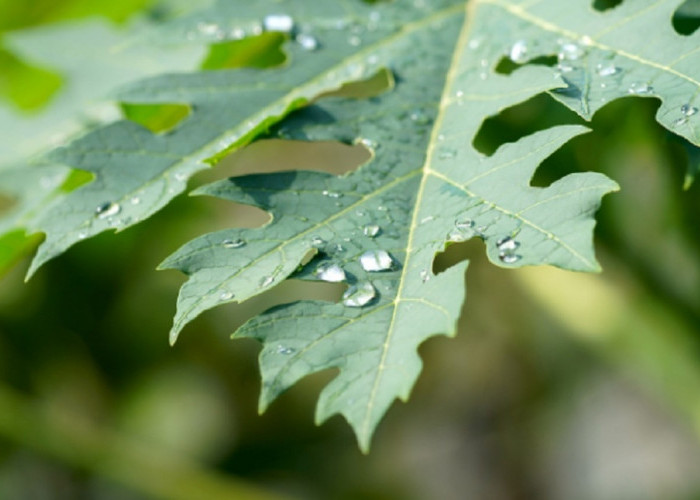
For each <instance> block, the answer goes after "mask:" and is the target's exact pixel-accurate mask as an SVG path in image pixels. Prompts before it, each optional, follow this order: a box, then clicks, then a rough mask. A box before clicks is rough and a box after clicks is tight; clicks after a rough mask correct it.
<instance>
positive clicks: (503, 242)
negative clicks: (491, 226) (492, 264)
mask: <svg viewBox="0 0 700 500" xmlns="http://www.w3.org/2000/svg"><path fill="white" fill-rule="evenodd" d="M496 246H497V247H498V249H499V250H500V251H501V252H512V251H513V250H515V249H517V248H518V247H519V246H520V243H518V242H517V241H515V240H514V239H513V238H511V237H510V236H505V237H503V238H501V239H500V240H498V241H497V242H496Z"/></svg>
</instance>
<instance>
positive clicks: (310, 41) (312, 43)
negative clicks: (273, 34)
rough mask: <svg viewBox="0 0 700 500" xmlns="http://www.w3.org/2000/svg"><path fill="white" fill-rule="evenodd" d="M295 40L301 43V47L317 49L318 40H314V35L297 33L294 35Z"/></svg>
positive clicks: (310, 49) (311, 49)
mask: <svg viewBox="0 0 700 500" xmlns="http://www.w3.org/2000/svg"><path fill="white" fill-rule="evenodd" d="M296 41H297V43H298V44H299V45H301V48H302V49H304V50H308V51H313V50H316V49H318V40H316V37H314V36H313V35H309V34H307V33H299V34H298V35H297V36H296Z"/></svg>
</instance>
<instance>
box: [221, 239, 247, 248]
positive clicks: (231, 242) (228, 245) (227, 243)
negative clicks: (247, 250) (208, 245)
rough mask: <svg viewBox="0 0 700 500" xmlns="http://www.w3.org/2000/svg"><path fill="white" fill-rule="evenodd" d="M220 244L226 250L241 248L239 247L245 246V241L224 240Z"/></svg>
mask: <svg viewBox="0 0 700 500" xmlns="http://www.w3.org/2000/svg"><path fill="white" fill-rule="evenodd" d="M221 244H222V245H223V246H224V247H226V248H241V247H244V246H245V244H246V242H245V240H242V239H240V238H237V239H235V240H232V239H226V240H224V241H222V242H221Z"/></svg>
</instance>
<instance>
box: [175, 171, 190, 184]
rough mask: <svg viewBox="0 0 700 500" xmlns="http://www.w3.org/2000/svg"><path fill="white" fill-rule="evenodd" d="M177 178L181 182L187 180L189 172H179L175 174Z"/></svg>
mask: <svg viewBox="0 0 700 500" xmlns="http://www.w3.org/2000/svg"><path fill="white" fill-rule="evenodd" d="M175 180H177V181H180V182H182V181H185V180H187V174H186V173H184V172H177V173H176V174H175Z"/></svg>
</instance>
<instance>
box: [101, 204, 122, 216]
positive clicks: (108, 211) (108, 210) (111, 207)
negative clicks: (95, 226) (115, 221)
mask: <svg viewBox="0 0 700 500" xmlns="http://www.w3.org/2000/svg"><path fill="white" fill-rule="evenodd" d="M121 210H122V207H121V206H120V205H119V203H112V202H111V201H108V202H106V203H103V204H102V205H100V206H98V207H97V208H96V209H95V215H97V218H98V219H106V218H107V217H113V216H115V215H117V214H118V213H119V212H121Z"/></svg>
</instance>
